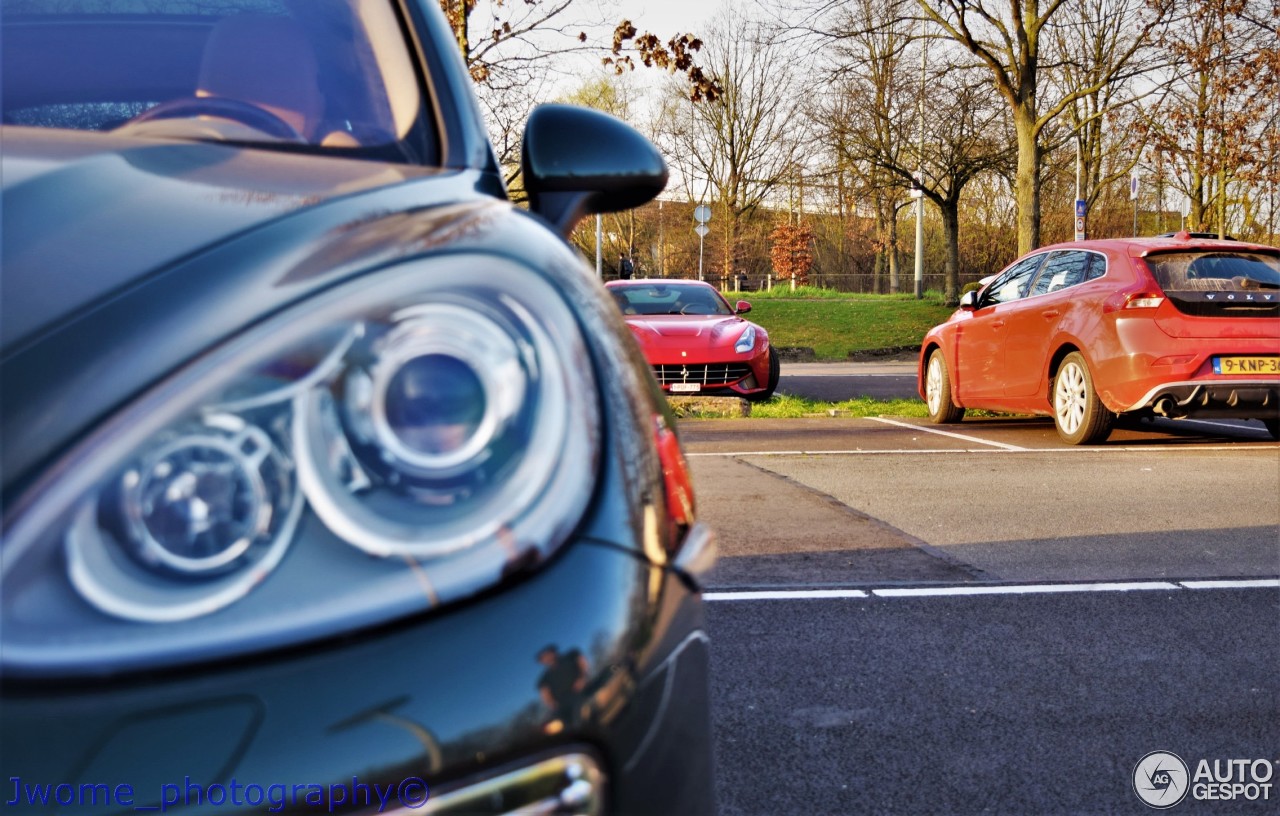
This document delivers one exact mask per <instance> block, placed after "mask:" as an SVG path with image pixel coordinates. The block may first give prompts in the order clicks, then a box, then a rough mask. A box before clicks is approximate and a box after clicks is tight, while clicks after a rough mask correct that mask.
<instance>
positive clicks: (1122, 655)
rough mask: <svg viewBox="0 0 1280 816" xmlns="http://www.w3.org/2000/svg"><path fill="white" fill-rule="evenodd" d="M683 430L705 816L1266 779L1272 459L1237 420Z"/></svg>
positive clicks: (1270, 755) (966, 802)
mask: <svg viewBox="0 0 1280 816" xmlns="http://www.w3.org/2000/svg"><path fill="white" fill-rule="evenodd" d="M785 382H786V378H785V371H784V383H785ZM855 390H856V388H855ZM681 432H682V436H683V439H684V441H685V445H686V448H687V450H688V452H689V456H690V461H691V464H692V467H693V469H694V475H695V479H696V482H697V484H696V486H697V488H698V491H699V492H698V496H699V501H700V504H701V511H702V514H703V516H704V517H705V518H708V519H709V520H710V521H712V523H713V524H714V525H715V527H716V528H717V529H718V531H719V533H720V561H719V562H718V564H717V567H716V569H715V572H714V573H713V575H712V586H711V587H710V589H709V592H708V595H707V598H708V600H709V604H708V606H709V612H708V614H709V616H710V632H711V635H712V644H713V647H712V656H713V663H714V665H713V668H714V672H713V683H714V688H713V701H714V716H715V722H716V729H717V733H716V738H717V762H718V769H719V772H718V793H719V796H720V805H721V810H722V812H725V813H761V814H763V813H777V812H794V810H795V808H796V807H797V806H798V805H799V803H804V809H805V811H806V812H813V813H849V812H902V813H976V812H993V813H1004V812H1009V813H1026V812H1036V813H1082V812H1089V813H1109V812H1120V813H1124V812H1128V813H1136V812H1142V811H1144V810H1145V809H1146V808H1145V806H1144V805H1143V804H1142V802H1141V801H1139V799H1138V798H1137V797H1136V796H1135V795H1134V792H1133V790H1132V788H1131V783H1132V773H1133V769H1134V767H1135V764H1136V763H1138V761H1139V760H1140V759H1141V758H1142V757H1143V756H1144V755H1145V754H1147V753H1149V752H1152V751H1157V750H1167V751H1172V752H1174V753H1177V754H1179V755H1180V756H1182V757H1183V758H1184V759H1186V760H1187V761H1188V762H1189V763H1190V762H1194V761H1196V760H1198V759H1201V758H1205V759H1208V760H1213V759H1215V758H1217V759H1228V758H1237V757H1240V758H1243V757H1249V758H1266V759H1267V760H1268V762H1269V763H1272V767H1274V761H1275V760H1276V759H1277V757H1278V756H1280V754H1277V750H1276V743H1275V735H1276V732H1275V723H1276V722H1277V721H1280V682H1278V681H1277V672H1276V668H1277V663H1276V659H1275V654H1274V643H1275V642H1276V639H1277V636H1280V615H1277V608H1276V607H1277V601H1278V600H1280V581H1277V576H1280V537H1278V533H1277V530H1280V502H1277V501H1276V498H1275V497H1276V496H1278V495H1280V445H1277V444H1276V443H1274V442H1272V441H1270V440H1269V438H1268V437H1267V435H1266V433H1265V431H1264V430H1263V429H1262V427H1261V425H1259V424H1257V423H1191V422H1178V423H1173V422H1164V421H1162V422H1159V423H1141V424H1139V425H1136V426H1131V427H1123V428H1120V429H1118V430H1117V432H1116V433H1114V434H1113V435H1112V438H1111V439H1110V440H1109V441H1108V442H1107V443H1106V444H1104V445H1101V446H1096V447H1089V448H1072V447H1068V446H1065V445H1063V444H1062V443H1061V441H1060V440H1059V439H1058V437H1057V434H1056V432H1055V431H1054V429H1053V425H1052V423H1051V422H1050V421H1049V420H1047V419H995V418H993V419H977V420H966V421H965V422H963V423H961V424H960V425H956V426H947V427H945V428H939V427H937V426H933V425H929V424H928V423H927V421H926V420H923V419H898V418H893V417H880V418H867V419H853V418H827V417H823V418H811V419H801V420H779V421H772V420H701V421H689V422H685V423H683V424H682V426H681ZM1259 767H1261V766H1259ZM1201 792H1202V793H1203V792H1204V791H1201ZM1274 798H1275V797H1274V795H1272V799H1271V801H1270V803H1269V804H1264V803H1263V802H1261V801H1257V802H1253V803H1250V802H1247V801H1240V802H1230V803H1224V802H1222V801H1220V800H1219V801H1212V800H1203V801H1196V798H1195V797H1190V796H1189V797H1188V799H1187V801H1186V802H1185V803H1184V804H1183V805H1182V806H1180V808H1179V810H1185V811H1186V812H1192V813H1195V812H1200V813H1212V812H1222V810H1223V808H1224V807H1230V808H1231V809H1232V812H1242V813H1247V812H1274V811H1273V810H1272V809H1273V808H1274V806H1275V803H1274Z"/></svg>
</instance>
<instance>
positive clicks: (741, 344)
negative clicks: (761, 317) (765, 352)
mask: <svg viewBox="0 0 1280 816" xmlns="http://www.w3.org/2000/svg"><path fill="white" fill-rule="evenodd" d="M755 347H756V327H755V324H754V323H748V324H747V328H746V331H744V332H743V333H742V336H741V337H739V338H738V342H736V343H734V344H733V350H734V351H736V352H738V353H739V354H745V353H747V352H748V351H751V350H752V349H753V348H755Z"/></svg>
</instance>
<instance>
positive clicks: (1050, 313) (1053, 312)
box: [1040, 309, 1062, 320]
mask: <svg viewBox="0 0 1280 816" xmlns="http://www.w3.org/2000/svg"><path fill="white" fill-rule="evenodd" d="M1040 314H1042V315H1044V317H1045V319H1046V320H1052V319H1053V318H1055V317H1057V316H1058V315H1060V314H1062V312H1060V311H1058V310H1057V309H1045V310H1044V311H1043V312H1041V313H1040Z"/></svg>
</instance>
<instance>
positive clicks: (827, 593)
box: [702, 589, 867, 601]
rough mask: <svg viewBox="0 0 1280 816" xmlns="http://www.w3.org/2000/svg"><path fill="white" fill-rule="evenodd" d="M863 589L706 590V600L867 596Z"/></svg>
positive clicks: (788, 599)
mask: <svg viewBox="0 0 1280 816" xmlns="http://www.w3.org/2000/svg"><path fill="white" fill-rule="evenodd" d="M865 597H867V593H866V592H865V591H863V590H861V589H778V590H756V591H749V592H704V593H702V600H704V601H794V600H809V599H813V598H865Z"/></svg>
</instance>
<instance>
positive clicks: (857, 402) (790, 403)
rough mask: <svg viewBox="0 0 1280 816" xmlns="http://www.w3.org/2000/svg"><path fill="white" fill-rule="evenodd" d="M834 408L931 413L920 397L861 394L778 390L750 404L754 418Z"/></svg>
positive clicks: (850, 413) (851, 412)
mask: <svg viewBox="0 0 1280 816" xmlns="http://www.w3.org/2000/svg"><path fill="white" fill-rule="evenodd" d="M832 410H835V411H837V412H838V416H842V417H875V416H899V417H923V416H928V413H927V412H926V411H925V407H924V403H923V402H921V401H920V400H875V399H869V398H866V397H862V398H859V399H851V400H844V401H842V402H818V401H816V400H811V399H805V398H803V397H793V396H791V395H790V394H777V395H775V396H774V397H773V399H771V400H769V401H768V402H756V403H752V405H751V418H752V419H790V418H794V417H803V416H812V415H814V414H820V415H826V414H827V413H828V412H829V411H832Z"/></svg>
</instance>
